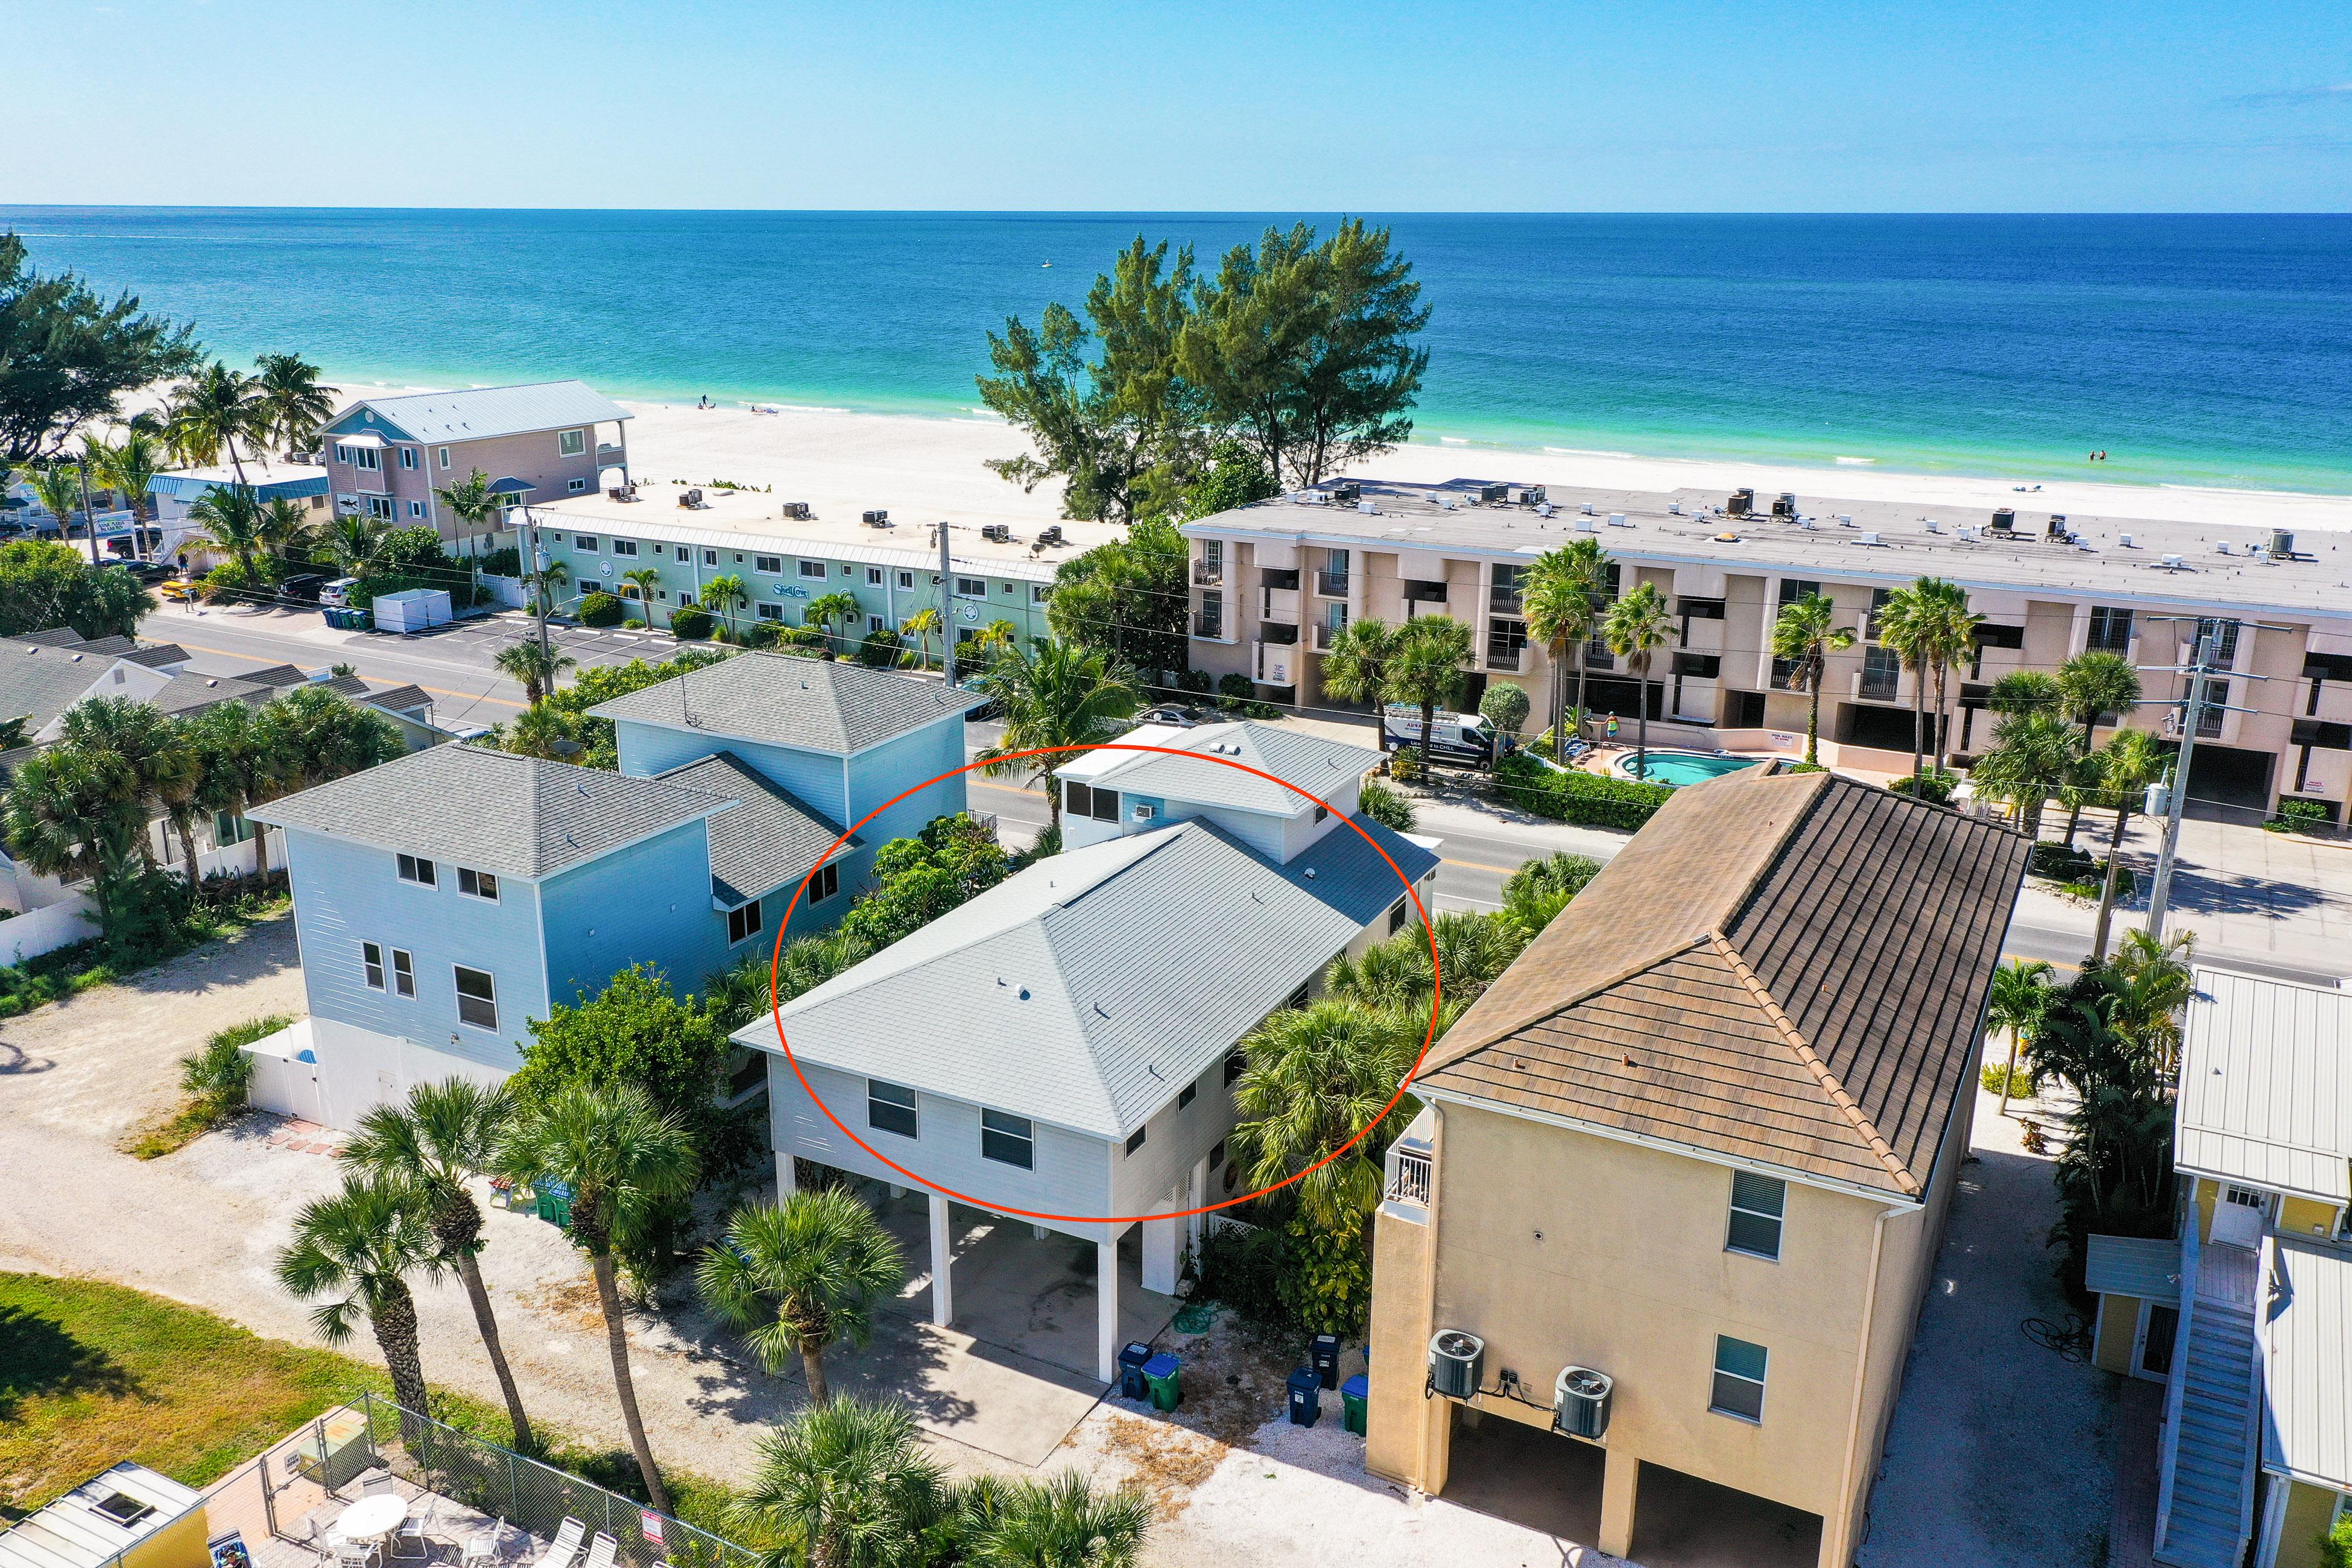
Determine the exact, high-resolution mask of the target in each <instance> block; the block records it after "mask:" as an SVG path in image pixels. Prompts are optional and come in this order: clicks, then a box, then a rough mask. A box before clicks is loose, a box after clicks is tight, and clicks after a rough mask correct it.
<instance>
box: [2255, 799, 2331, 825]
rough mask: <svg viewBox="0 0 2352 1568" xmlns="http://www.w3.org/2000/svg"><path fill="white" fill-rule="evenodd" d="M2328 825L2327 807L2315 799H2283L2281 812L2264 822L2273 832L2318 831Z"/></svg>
mask: <svg viewBox="0 0 2352 1568" xmlns="http://www.w3.org/2000/svg"><path fill="white" fill-rule="evenodd" d="M2327 825H2328V824H2327V807H2326V806H2325V805H2321V804H2320V803H2319V802H2317V801H2315V800H2282V801H2280V802H2279V814H2278V815H2277V816H2273V817H2272V818H2271V819H2270V820H2269V821H2268V822H2265V823H2263V826H2264V827H2266V828H2268V829H2270V831H2272V832H2273V833H2316V832H2318V831H2320V830H2322V829H2324V828H2326V826H2327Z"/></svg>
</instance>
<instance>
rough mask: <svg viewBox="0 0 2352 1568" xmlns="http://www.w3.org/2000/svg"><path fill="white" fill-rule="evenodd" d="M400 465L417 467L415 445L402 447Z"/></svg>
mask: <svg viewBox="0 0 2352 1568" xmlns="http://www.w3.org/2000/svg"><path fill="white" fill-rule="evenodd" d="M400 466H401V467H402V468H415V467H416V448H415V447H402V448H401V449H400Z"/></svg>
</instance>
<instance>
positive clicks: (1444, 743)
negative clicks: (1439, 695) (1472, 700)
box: [1381, 702, 1495, 768]
mask: <svg viewBox="0 0 2352 1568" xmlns="http://www.w3.org/2000/svg"><path fill="white" fill-rule="evenodd" d="M1381 731H1382V732H1383V733H1384V734H1385V735H1386V736H1387V737H1388V749H1389V750H1390V751H1392V752H1393V751H1395V750H1396V749H1397V748H1398V747H1399V746H1412V747H1415V748H1418V747H1419V746H1420V745H1421V710H1420V709H1418V708H1412V707H1407V706H1405V705H1403V704H1401V703H1394V702H1391V703H1390V704H1389V705H1388V706H1387V707H1386V708H1385V709H1383V710H1381ZM1429 752H1430V760H1431V761H1432V762H1438V763H1454V764H1455V765H1457V766H1465V767H1474V768H1491V767H1493V766H1494V765H1495V726H1494V723H1493V721H1490V720H1489V719H1487V717H1486V715H1485V714H1483V713H1444V712H1440V713H1438V714H1436V715H1435V716H1434V719H1433V722H1432V723H1431V725H1430V729H1429Z"/></svg>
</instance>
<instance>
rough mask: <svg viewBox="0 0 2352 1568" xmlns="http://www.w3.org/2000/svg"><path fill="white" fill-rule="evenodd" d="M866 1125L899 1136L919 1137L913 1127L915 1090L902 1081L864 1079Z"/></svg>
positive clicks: (914, 1126)
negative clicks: (886, 1081) (890, 1081)
mask: <svg viewBox="0 0 2352 1568" xmlns="http://www.w3.org/2000/svg"><path fill="white" fill-rule="evenodd" d="M917 1125H918V1123H917V1122H916V1121H915V1091H914V1090H913V1089H908V1087H907V1086H906V1085H905V1084H903V1083H885V1082H883V1081H882V1080H881V1079H878V1078H869V1079H866V1126H868V1127H877V1128H880V1129H881V1130H882V1131H885V1132H896V1133H897V1134H898V1136H899V1137H901V1138H914V1137H919V1136H920V1134H919V1133H918V1132H917V1131H915V1129H916V1126H917Z"/></svg>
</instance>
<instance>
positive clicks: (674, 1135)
mask: <svg viewBox="0 0 2352 1568" xmlns="http://www.w3.org/2000/svg"><path fill="white" fill-rule="evenodd" d="M498 1163H499V1169H500V1170H501V1171H502V1172H504V1173H506V1174H508V1175H509V1176H512V1177H514V1178H516V1179H518V1180H520V1181H527V1182H529V1183H530V1184H532V1185H533V1186H540V1185H542V1184H549V1183H558V1184H562V1186H563V1187H565V1188H566V1189H567V1190H569V1191H570V1193H571V1194H572V1245H574V1246H575V1247H579V1248H580V1250H581V1251H583V1252H584V1253H586V1254H587V1255H588V1268H589V1272H590V1273H591V1274H592V1275H593V1277H594V1279H595V1281H596V1300H597V1304H598V1305H599V1306H600V1307H602V1308H603V1309H604V1342H605V1345H606V1347H607V1349H608V1350H609V1351H610V1352H611V1355H612V1361H613V1385H614V1390H615V1391H616V1392H617V1393H618V1394H619V1396H620V1402H621V1419H622V1421H623V1422H624V1423H625V1425H626V1426H627V1427H628V1430H629V1447H630V1448H631V1449H632V1450H633V1451H634V1452H635V1455H636V1459H637V1473H638V1475H639V1476H641V1477H642V1478H643V1479H644V1480H645V1483H646V1500H648V1501H650V1502H651V1503H652V1504H653V1506H654V1510H655V1511H656V1513H667V1512H668V1511H669V1510H670V1509H669V1493H668V1492H667V1491H666V1490H665V1489H663V1487H662V1479H661V1472H660V1471H659V1470H658V1469H656V1468H654V1451H653V1447H652V1445H651V1444H649V1443H647V1442H646V1423H645V1417H644V1416H642V1415H639V1414H638V1412H637V1390H636V1384H635V1381H634V1380H633V1379H632V1378H631V1377H630V1375H629V1341H628V1332H627V1329H626V1326H625V1321H624V1320H623V1318H622V1316H621V1296H620V1291H619V1289H618V1288H617V1287H616V1286H615V1285H614V1279H613V1244H614V1239H615V1238H616V1237H625V1236H626V1235H628V1234H630V1233H631V1232H632V1231H633V1230H634V1229H635V1227H636V1226H638V1225H640V1224H641V1223H642V1222H643V1220H644V1218H645V1216H646V1211H647V1210H648V1209H649V1208H651V1207H652V1206H653V1205H656V1204H657V1203H659V1202H661V1201H662V1200H663V1199H665V1198H672V1197H677V1196H680V1195H682V1194H686V1193H688V1192H689V1191H691V1190H692V1189H693V1186H694V1179H695V1166H696V1162H695V1154H694V1147H693V1144H692V1143H691V1142H690V1141H689V1140H688V1137H687V1133H686V1128H685V1126H684V1124H683V1123H681V1122H680V1121H678V1119H677V1117H676V1116H674V1115H672V1114H670V1113H669V1112H667V1111H663V1110H656V1109H655V1108H654V1103H653V1101H652V1100H648V1099H646V1094H645V1091H644V1090H643V1089H638V1088H636V1087H635V1085H632V1084H621V1085H619V1086H617V1087H614V1088H601V1087H592V1086H590V1085H587V1084H576V1083H575V1084H572V1085H568V1086H567V1087H565V1088H563V1089H559V1090H557V1091H556V1093H555V1095H554V1097H553V1098H552V1099H551V1100H548V1101H547V1102H546V1103H545V1104H543V1105H533V1106H528V1107H525V1108H523V1109H522V1110H520V1112H519V1113H518V1114H516V1115H515V1116H513V1117H512V1118H510V1119H509V1122H508V1124H507V1130H506V1133H505V1136H504V1138H503V1139H502V1141H501V1142H500V1144H499V1153H498Z"/></svg>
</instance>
